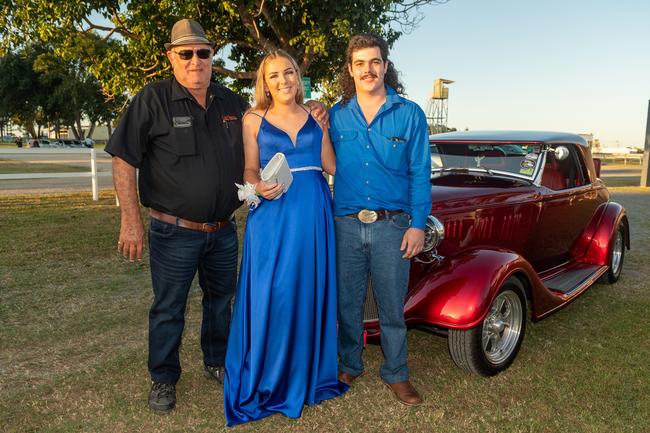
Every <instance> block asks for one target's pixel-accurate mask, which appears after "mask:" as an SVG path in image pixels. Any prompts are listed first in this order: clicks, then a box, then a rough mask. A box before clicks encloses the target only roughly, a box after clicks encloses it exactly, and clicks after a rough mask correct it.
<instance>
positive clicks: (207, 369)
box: [203, 365, 226, 385]
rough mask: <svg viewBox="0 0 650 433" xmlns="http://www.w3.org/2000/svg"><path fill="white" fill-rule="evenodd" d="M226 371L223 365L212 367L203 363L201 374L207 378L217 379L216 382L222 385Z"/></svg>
mask: <svg viewBox="0 0 650 433" xmlns="http://www.w3.org/2000/svg"><path fill="white" fill-rule="evenodd" d="M225 373H226V371H225V369H224V368H223V367H212V366H211V365H204V366H203V374H204V375H205V377H207V378H208V379H212V380H215V381H217V383H220V384H221V385H223V377H224V375H225Z"/></svg>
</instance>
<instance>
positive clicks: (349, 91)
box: [339, 33, 404, 104]
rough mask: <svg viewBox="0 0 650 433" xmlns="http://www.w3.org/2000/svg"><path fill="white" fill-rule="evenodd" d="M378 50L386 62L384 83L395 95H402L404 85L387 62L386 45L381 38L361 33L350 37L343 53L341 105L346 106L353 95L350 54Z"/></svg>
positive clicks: (340, 84) (340, 85)
mask: <svg viewBox="0 0 650 433" xmlns="http://www.w3.org/2000/svg"><path fill="white" fill-rule="evenodd" d="M374 47H377V48H379V51H380V52H381V58H382V60H383V61H384V62H388V69H387V70H386V75H384V83H386V84H387V85H388V86H390V87H392V88H393V89H394V90H395V91H396V92H397V93H399V94H403V93H404V85H403V84H402V83H401V82H400V81H399V78H398V76H397V70H396V69H395V66H394V65H393V62H391V61H390V60H388V43H387V42H386V41H385V40H384V39H383V38H382V37H381V36H378V35H375V34H372V33H362V34H359V35H355V36H352V38H351V39H350V42H349V43H348V48H347V50H346V51H345V64H344V65H343V68H342V69H341V72H340V73H339V88H340V90H341V103H342V104H347V103H348V102H350V99H351V98H352V97H353V96H354V95H355V93H356V89H355V87H354V79H353V78H352V77H351V76H350V72H349V71H348V66H349V65H350V64H352V53H354V52H355V51H358V50H362V49H364V48H374Z"/></svg>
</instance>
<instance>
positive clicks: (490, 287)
mask: <svg viewBox="0 0 650 433" xmlns="http://www.w3.org/2000/svg"><path fill="white" fill-rule="evenodd" d="M430 145H431V162H432V175H431V185H432V186H431V197H432V199H433V205H432V207H431V215H430V216H429V220H428V222H427V228H426V241H425V251H423V253H422V254H420V255H419V256H418V257H417V258H415V259H414V260H413V262H412V266H411V274H410V282H409V291H408V294H407V297H406V304H405V308H404V315H405V318H406V322H407V325H408V326H409V327H421V328H426V329H429V330H432V331H434V332H437V333H441V334H443V335H446V336H447V339H448V346H449V352H450V354H451V357H452V359H453V360H454V362H455V363H456V364H457V365H458V366H459V367H460V368H462V369H465V370H467V371H470V372H473V373H477V374H480V375H484V376H491V375H494V374H497V373H498V372H500V371H502V370H504V369H506V368H507V367H508V366H509V365H510V364H511V363H512V361H513V360H514V358H515V357H516V355H517V352H518V350H519V347H520V346H521V343H522V340H523V337H524V331H525V326H526V320H527V318H528V317H530V318H531V319H532V320H533V321H537V320H540V319H543V318H544V317H546V316H548V315H549V314H551V313H553V312H555V311H557V310H558V309H560V308H562V307H564V306H565V305H566V304H568V303H569V302H571V301H572V300H574V299H575V298H576V297H577V296H579V295H580V294H581V293H583V292H584V291H585V290H587V289H588V288H589V287H590V286H591V285H593V284H594V283H595V282H596V281H598V280H599V279H600V280H601V281H604V282H606V283H614V282H616V281H617V280H618V278H619V275H620V273H621V269H622V266H623V259H624V257H625V249H626V248H627V249H629V247H630V240H629V224H628V220H627V217H626V215H625V210H624V209H623V207H622V206H621V205H620V204H618V203H616V202H613V201H610V195H609V192H608V191H607V188H606V187H605V185H604V184H603V182H602V181H601V180H600V179H599V178H598V176H599V168H600V164H599V162H600V161H598V160H595V161H594V159H592V156H591V152H590V149H589V147H588V146H587V143H586V142H585V140H584V139H583V138H582V137H580V136H578V135H574V134H566V133H555V132H535V131H516V132H515V131H512V132H452V133H445V134H437V135H432V136H431V137H430ZM364 308H365V311H364V320H365V330H366V333H367V336H368V338H369V339H370V340H371V341H372V340H373V339H375V340H376V337H377V336H378V335H379V331H380V326H379V321H378V312H377V307H376V304H375V301H374V299H373V296H372V284H371V282H370V284H369V285H368V293H367V296H366V303H365V306H364Z"/></svg>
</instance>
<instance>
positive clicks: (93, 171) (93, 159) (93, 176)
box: [0, 148, 111, 201]
mask: <svg viewBox="0 0 650 433" xmlns="http://www.w3.org/2000/svg"><path fill="white" fill-rule="evenodd" d="M2 154H20V155H26V154H35V155H44V154H59V155H60V154H88V155H90V171H77V172H70V173H11V174H0V180H5V179H6V180H9V179H13V180H16V179H47V178H56V177H58V178H63V177H90V182H91V188H92V192H93V200H95V201H97V200H99V191H98V188H97V177H98V176H111V173H97V156H96V153H95V149H83V148H79V149H48V148H39V149H24V148H16V149H0V155H2Z"/></svg>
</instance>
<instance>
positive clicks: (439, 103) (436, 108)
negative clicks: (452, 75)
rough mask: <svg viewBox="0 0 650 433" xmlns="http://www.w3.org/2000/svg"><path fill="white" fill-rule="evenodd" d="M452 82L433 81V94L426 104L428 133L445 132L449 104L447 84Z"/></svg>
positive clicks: (437, 79) (441, 79)
mask: <svg viewBox="0 0 650 433" xmlns="http://www.w3.org/2000/svg"><path fill="white" fill-rule="evenodd" d="M451 83H453V81H451V80H446V79H444V78H436V79H435V80H434V81H433V92H432V93H431V96H430V97H429V101H428V102H427V124H428V125H429V133H431V134H438V133H440V132H446V131H447V129H448V128H447V111H448V103H449V88H448V87H447V84H451Z"/></svg>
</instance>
